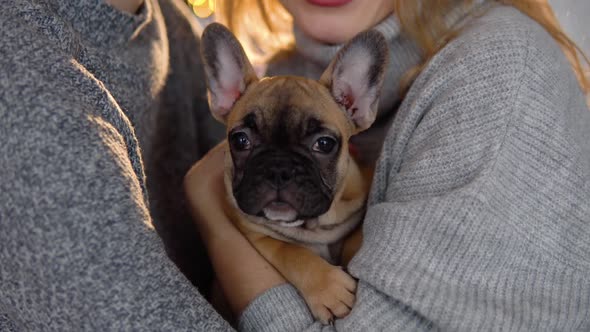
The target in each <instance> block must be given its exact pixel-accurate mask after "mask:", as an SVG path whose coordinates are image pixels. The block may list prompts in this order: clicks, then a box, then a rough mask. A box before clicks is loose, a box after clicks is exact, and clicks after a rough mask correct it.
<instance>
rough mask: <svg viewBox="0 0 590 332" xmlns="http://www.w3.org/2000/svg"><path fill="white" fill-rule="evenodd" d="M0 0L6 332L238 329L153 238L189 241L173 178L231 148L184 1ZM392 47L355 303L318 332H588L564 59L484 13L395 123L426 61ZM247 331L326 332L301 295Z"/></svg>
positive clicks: (584, 188)
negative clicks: (133, 8) (128, 4)
mask: <svg viewBox="0 0 590 332" xmlns="http://www.w3.org/2000/svg"><path fill="white" fill-rule="evenodd" d="M0 2H1V4H2V7H1V8H3V9H2V10H1V11H0V118H1V119H2V120H1V121H0V142H1V143H0V172H1V173H0V175H1V176H0V262H1V263H0V331H4V330H16V331H37V330H59V331H63V330H100V331H103V330H142V331H143V330H154V331H179V330H202V331H213V330H226V329H229V328H230V327H229V326H228V325H227V324H226V323H225V322H223V321H222V320H221V319H220V318H219V316H217V315H216V314H215V313H214V312H213V311H212V309H211V308H210V306H209V305H208V304H207V303H206V302H205V301H204V300H203V298H202V297H201V296H200V294H199V293H198V292H197V290H196V289H195V288H194V287H192V286H191V284H190V283H189V281H188V280H187V279H186V278H184V277H183V275H182V274H181V273H180V271H179V270H178V269H177V268H176V267H175V266H174V265H173V264H172V263H171V262H170V261H169V260H168V259H167V257H166V253H165V251H164V246H163V245H162V244H161V242H160V240H159V239H158V237H157V235H156V233H155V231H154V230H153V229H152V228H151V227H150V224H151V223H153V224H154V225H155V226H156V228H157V229H158V231H159V233H160V234H161V235H162V237H163V239H164V242H165V243H166V245H167V248H168V250H169V252H170V253H171V255H172V257H173V258H174V257H175V255H177V253H178V251H182V250H183V249H186V247H184V245H179V244H177V243H185V242H183V241H179V242H175V238H176V237H175V236H177V234H179V233H181V234H189V235H187V236H191V234H192V233H190V232H188V230H191V229H190V228H189V227H188V226H186V224H184V223H179V222H178V220H184V219H182V218H183V216H182V215H183V214H185V212H182V211H185V209H184V206H183V204H184V203H183V201H182V200H181V198H180V197H181V196H180V195H179V190H180V187H179V183H180V180H181V179H182V176H183V175H184V172H186V169H187V168H188V166H190V164H191V163H192V162H194V160H195V159H196V158H198V156H199V155H201V154H202V153H203V152H204V151H205V150H206V149H207V148H208V147H210V146H211V144H212V143H213V142H214V141H215V138H218V137H219V131H218V130H212V129H211V128H212V122H211V119H210V117H209V116H208V111H207V108H206V106H205V103H204V89H203V82H202V80H201V77H202V68H201V66H200V64H199V63H198V56H197V54H198V42H197V39H196V32H195V29H194V27H193V26H192V25H191V24H190V23H189V22H190V19H189V17H188V15H189V14H188V12H187V11H186V10H185V9H184V8H182V7H183V4H182V3H181V2H180V1H178V2H173V1H172V0H170V1H167V0H161V1H160V4H158V3H157V2H156V1H154V0H147V1H146V6H145V7H144V8H143V9H142V10H141V11H140V12H139V13H138V15H126V14H122V13H120V12H118V11H115V10H113V9H112V8H111V7H109V6H107V5H105V4H104V3H102V0H77V1H73V0H58V1H31V0H17V1H11V2H10V3H7V2H6V1H3V0H2V1H0ZM389 38H390V43H391V44H390V47H391V50H392V69H391V72H390V73H389V74H388V75H389V76H388V82H389V83H388V84H389V85H388V87H389V90H388V87H386V89H385V91H390V94H388V95H387V96H385V99H384V100H389V101H387V102H385V101H384V102H383V104H382V105H383V112H382V116H381V117H380V121H381V122H379V123H377V126H376V127H375V129H374V130H378V129H379V128H385V129H382V130H383V132H387V133H388V134H387V137H386V139H385V143H384V144H383V150H382V152H381V157H380V159H379V162H378V165H377V170H376V177H375V181H374V185H373V190H372V193H371V197H370V202H369V204H370V206H369V209H368V213H367V217H366V220H365V224H364V235H365V240H364V242H363V247H362V248H361V250H360V252H359V253H358V255H357V256H356V257H355V258H354V260H353V261H352V264H351V266H350V272H351V273H352V274H353V275H354V276H355V277H357V278H358V279H359V288H358V293H357V303H356V305H355V307H354V309H353V311H352V313H351V314H350V315H349V316H348V317H346V318H345V319H342V320H339V321H337V322H336V324H335V326H334V327H331V326H329V327H324V328H325V329H333V328H336V329H337V330H350V331H364V330H368V331H373V330H390V331H391V330H395V331H397V330H426V329H435V330H438V329H440V330H450V331H455V330H457V331H459V330H464V331H472V330H484V329H485V330H531V331H538V330H559V331H564V330H569V331H580V330H589V329H590V203H589V202H590V131H589V130H588V129H587V128H590V111H588V109H587V107H586V105H585V103H584V96H583V94H582V93H581V91H580V89H579V87H578V85H577V82H576V80H575V77H574V75H573V73H572V71H571V69H570V67H569V65H568V63H567V61H566V60H565V58H564V56H563V55H562V53H561V51H560V49H559V47H558V46H557V45H556V44H555V42H554V41H553V40H552V39H551V37H550V36H549V35H548V34H547V33H546V32H544V31H543V30H542V29H541V28H540V27H539V26H538V25H537V24H535V23H534V22H533V21H531V20H530V19H528V18H526V17H525V16H523V15H522V14H520V13H519V12H518V11H516V10H514V9H512V8H506V7H497V8H493V9H491V10H490V11H489V12H488V13H487V14H486V15H484V16H482V17H478V18H477V19H475V20H474V21H472V22H471V24H469V25H467V26H466V27H465V29H464V31H463V32H462V33H461V35H460V36H459V37H458V38H457V39H455V40H454V41H452V42H451V43H450V44H449V45H448V46H447V47H445V49H443V50H442V51H441V52H440V53H439V54H438V55H436V56H435V57H434V58H433V59H432V61H431V62H430V63H429V65H428V66H427V67H426V68H425V70H424V71H423V72H422V73H421V75H420V76H419V77H418V79H417V80H416V81H415V82H414V84H413V86H412V87H411V89H410V91H409V92H408V94H407V95H406V98H405V99H404V101H403V103H402V104H401V107H400V109H399V111H398V112H397V114H396V115H395V117H392V116H391V115H392V114H393V112H392V105H395V104H397V103H398V101H399V97H398V96H397V95H395V94H394V92H393V91H394V90H395V89H393V88H392V87H395V86H397V83H398V81H399V73H401V72H403V71H405V70H406V69H407V68H408V67H409V66H411V64H412V63H413V62H415V60H416V59H417V53H416V49H415V47H413V46H412V44H411V42H409V41H408V40H407V39H405V38H404V37H403V35H400V34H399V33H394V34H391V35H390V36H389ZM301 51H303V50H299V51H294V52H293V53H290V54H287V55H284V56H283V57H282V58H281V57H279V58H277V59H275V61H274V62H273V63H272V64H271V65H270V67H269V73H270V74H274V73H296V74H302V75H306V76H312V77H313V76H314V75H315V73H316V72H317V70H318V68H321V67H323V64H322V63H321V61H318V59H314V58H313V56H312V55H310V54H306V53H305V52H301ZM214 128H217V129H218V128H219V127H214ZM387 128H389V130H387ZM360 140H361V142H362V138H361V139H360ZM148 192H149V199H148ZM148 206H149V209H148ZM178 213H180V215H178ZM184 217H186V215H184ZM178 261H182V259H178V260H177V262H178ZM181 267H182V264H181ZM186 271H187V270H186V269H185V272H186ZM193 273H195V274H197V275H198V271H196V272H195V271H194V272H193ZM239 327H240V328H241V329H243V330H271V331H300V330H305V329H309V330H320V329H322V326H321V325H320V324H319V323H317V322H314V321H313V320H312V318H311V315H310V314H309V312H308V310H307V308H306V306H305V303H304V302H303V300H302V298H301V297H300V296H299V295H298V294H297V292H296V291H295V289H294V288H293V287H291V286H289V285H283V286H279V287H276V288H273V289H271V290H269V291H267V292H266V293H264V294H262V295H261V296H260V297H258V298H257V299H256V300H254V301H253V302H252V303H251V304H250V306H249V307H248V308H247V309H246V311H245V312H244V313H243V314H242V316H241V319H240V326H239Z"/></svg>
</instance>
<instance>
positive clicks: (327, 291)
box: [301, 265, 356, 324]
mask: <svg viewBox="0 0 590 332" xmlns="http://www.w3.org/2000/svg"><path fill="white" fill-rule="evenodd" d="M355 291H356V281H355V280H354V279H353V278H352V277H351V276H350V275H349V274H348V273H346V272H344V271H343V270H342V269H341V268H339V267H336V266H332V265H329V267H328V268H326V269H322V270H321V271H315V273H313V275H312V278H311V280H309V281H308V283H307V285H306V287H305V288H303V289H301V292H302V294H303V297H304V298H305V301H306V302H307V305H308V306H309V308H310V309H311V312H312V314H313V315H314V317H315V318H316V319H319V320H320V321H321V322H322V323H324V324H328V323H329V322H331V321H332V320H333V319H334V316H335V317H338V318H342V317H344V316H346V315H348V313H349V312H350V309H351V308H352V305H353V304H354V299H355V296H354V292H355Z"/></svg>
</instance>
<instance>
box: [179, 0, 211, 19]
mask: <svg viewBox="0 0 590 332" xmlns="http://www.w3.org/2000/svg"><path fill="white" fill-rule="evenodd" d="M186 2H187V3H188V5H189V6H191V8H192V9H193V12H194V13H195V15H197V17H200V18H207V17H209V16H211V15H213V13H214V12H215V0H187V1H186Z"/></svg>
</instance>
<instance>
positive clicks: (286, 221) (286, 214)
mask: <svg viewBox="0 0 590 332" xmlns="http://www.w3.org/2000/svg"><path fill="white" fill-rule="evenodd" d="M262 213H263V214H264V217H265V218H266V219H268V220H272V221H276V222H278V223H279V225H281V226H283V227H299V226H301V225H303V223H304V221H303V220H297V210H295V209H294V208H293V206H291V204H289V203H286V202H280V201H272V202H270V203H268V204H267V205H266V206H265V207H264V208H263V209H262Z"/></svg>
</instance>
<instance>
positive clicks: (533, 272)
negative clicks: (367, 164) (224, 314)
mask: <svg viewBox="0 0 590 332" xmlns="http://www.w3.org/2000/svg"><path fill="white" fill-rule="evenodd" d="M589 127H590V112H589V111H588V109H587V107H586V105H585V102H584V96H583V94H582V93H581V91H580V89H579V87H578V85H577V82H576V80H575V77H574V75H573V73H572V71H571V69H570V68H569V64H568V63H567V61H566V60H565V59H564V56H563V55H562V53H561V51H560V49H559V47H558V46H557V45H556V44H555V42H554V41H553V40H552V38H551V37H550V36H549V35H548V34H547V33H546V32H545V31H544V30H542V29H541V28H540V27H539V26H538V25H537V24H536V23H534V22H533V21H531V20H530V19H528V18H526V17H525V16H524V15H522V14H521V13H519V12H518V11H516V10H514V9H512V8H508V7H497V8H494V9H492V10H491V11H490V12H488V13H487V14H486V15H485V16H483V17H480V18H478V19H477V20H476V21H475V24H473V25H471V26H469V27H467V28H466V29H465V30H464V31H463V33H462V34H461V36H460V37H458V38H457V39H455V40H454V41H453V42H451V43H450V44H449V45H447V46H446V47H445V49H443V50H442V51H441V52H439V54H437V55H436V56H435V57H434V58H433V59H432V60H431V62H430V63H429V64H428V66H427V67H426V68H425V69H424V71H423V72H422V73H421V75H420V76H419V78H418V79H417V80H416V81H415V83H414V84H413V86H412V88H411V90H410V91H409V92H408V94H407V96H406V98H405V100H404V103H403V105H402V107H401V109H400V110H399V112H398V114H397V115H396V119H395V121H394V123H393V125H392V127H391V129H390V132H389V135H388V137H387V139H386V141H385V143H384V147H383V151H382V156H381V159H380V161H379V164H378V165H377V168H376V176H375V180H374V183H373V190H372V193H371V197H370V202H369V208H368V212H367V215H366V218H365V221H364V226H363V235H364V241H363V245H362V248H361V249H360V251H359V252H358V253H357V255H356V256H355V258H354V259H353V261H352V262H351V264H350V267H349V270H350V272H351V274H352V275H353V276H355V277H356V278H358V279H359V287H358V291H357V302H356V304H355V306H354V308H353V310H352V312H351V313H350V315H348V316H347V317H346V318H344V319H341V320H338V321H337V322H336V323H335V326H334V327H331V326H327V327H322V326H321V325H320V324H319V323H318V322H313V321H312V319H311V318H310V315H309V313H307V312H306V308H305V304H304V303H303V302H302V300H301V299H300V297H299V296H298V295H297V293H296V291H295V290H294V289H293V288H292V287H291V286H280V287H277V288H275V289H271V290H270V291H268V292H267V293H265V294H262V295H261V296H260V297H259V298H258V299H256V300H255V301H253V303H251V304H250V306H249V307H248V308H247V309H246V311H245V312H244V313H243V315H242V318H241V327H242V328H243V329H244V330H268V331H279V330H280V331H287V330H303V329H308V330H322V329H326V330H332V329H336V330H345V331H368V330H370V331H379V330H388V331H413V330H430V329H442V330H450V331H474V330H475V331H477V330H482V329H492V330H561V331H567V330H587V329H589V328H590V320H589V317H588V312H590V279H589V277H588V276H589V275H590V258H589V257H590V241H588V239H590V217H589V216H590V205H589V204H588V202H589V201H590V155H589V154H588V142H589V140H588V138H589V137H588V130H587V128H589Z"/></svg>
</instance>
